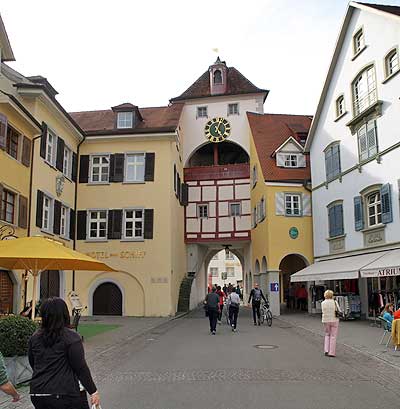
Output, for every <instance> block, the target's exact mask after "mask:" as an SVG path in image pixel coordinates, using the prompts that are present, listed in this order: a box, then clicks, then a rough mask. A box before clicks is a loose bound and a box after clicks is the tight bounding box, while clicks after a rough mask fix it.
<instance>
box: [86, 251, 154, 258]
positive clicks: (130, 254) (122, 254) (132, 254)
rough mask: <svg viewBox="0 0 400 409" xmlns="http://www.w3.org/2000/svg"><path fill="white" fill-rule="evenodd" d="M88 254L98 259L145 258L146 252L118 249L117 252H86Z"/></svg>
mask: <svg viewBox="0 0 400 409" xmlns="http://www.w3.org/2000/svg"><path fill="white" fill-rule="evenodd" d="M86 255H87V256H89V257H92V258H94V259H96V260H106V259H109V258H120V259H123V260H124V259H125V260H126V259H129V260H132V259H141V258H144V257H145V255H146V252H145V251H143V250H127V251H117V252H115V253H113V252H108V251H91V252H89V253H86Z"/></svg>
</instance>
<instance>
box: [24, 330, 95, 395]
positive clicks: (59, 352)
mask: <svg viewBox="0 0 400 409" xmlns="http://www.w3.org/2000/svg"><path fill="white" fill-rule="evenodd" d="M28 357H29V363H30V365H31V367H32V369H33V376H32V381H31V383H30V393H38V394H39V393H45V394H54V395H71V396H79V384H78V380H80V381H81V383H82V385H83V387H84V388H85V389H86V390H87V391H88V393H89V394H93V393H94V392H96V390H97V388H96V385H95V384H94V382H93V379H92V376H91V374H90V370H89V368H88V366H87V364H86V361H85V354H84V351H83V345H82V340H81V337H80V335H79V334H77V333H76V332H75V331H72V330H71V329H68V328H64V330H63V332H62V334H61V337H60V339H59V341H57V342H56V343H55V344H54V345H53V346H52V347H48V348H46V347H45V346H44V344H43V338H42V335H41V330H38V331H36V332H35V333H34V334H33V335H32V337H31V338H30V340H29V350H28Z"/></svg>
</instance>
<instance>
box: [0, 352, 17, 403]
mask: <svg viewBox="0 0 400 409" xmlns="http://www.w3.org/2000/svg"><path fill="white" fill-rule="evenodd" d="M0 390H1V391H3V392H4V393H6V394H7V395H10V396H11V397H12V402H18V401H19V400H20V399H21V397H20V395H19V393H18V392H17V390H16V389H15V387H14V385H13V384H12V383H11V382H10V381H9V380H8V376H7V371H6V365H5V363H4V358H3V355H2V353H1V352H0Z"/></svg>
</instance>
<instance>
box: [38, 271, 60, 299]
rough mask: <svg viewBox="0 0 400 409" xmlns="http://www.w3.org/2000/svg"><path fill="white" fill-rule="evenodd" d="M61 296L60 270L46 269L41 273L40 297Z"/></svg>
mask: <svg viewBox="0 0 400 409" xmlns="http://www.w3.org/2000/svg"><path fill="white" fill-rule="evenodd" d="M59 296H60V272H59V271H58V270H46V271H43V272H42V273H41V274H40V299H41V300H45V299H47V298H50V297H59Z"/></svg>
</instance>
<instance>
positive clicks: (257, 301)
mask: <svg viewBox="0 0 400 409" xmlns="http://www.w3.org/2000/svg"><path fill="white" fill-rule="evenodd" d="M259 290H260V296H261V298H262V299H263V300H264V301H265V302H268V301H267V300H266V298H265V296H264V293H263V292H262V290H261V288H259ZM254 294H255V288H253V289H252V290H251V292H250V297H249V303H250V300H251V299H253V301H252V304H255V303H259V302H261V300H255V299H254Z"/></svg>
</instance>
